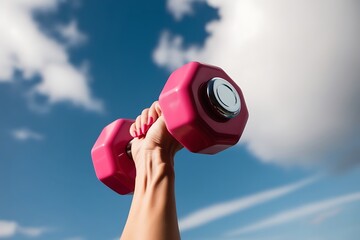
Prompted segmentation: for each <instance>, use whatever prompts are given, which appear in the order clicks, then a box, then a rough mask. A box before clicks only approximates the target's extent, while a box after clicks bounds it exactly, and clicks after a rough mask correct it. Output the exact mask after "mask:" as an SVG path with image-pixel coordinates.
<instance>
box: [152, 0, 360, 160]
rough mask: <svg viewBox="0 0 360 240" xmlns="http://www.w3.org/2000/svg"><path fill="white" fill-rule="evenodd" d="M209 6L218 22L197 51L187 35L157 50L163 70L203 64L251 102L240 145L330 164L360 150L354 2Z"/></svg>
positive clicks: (359, 33)
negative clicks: (185, 40) (228, 80)
mask: <svg viewBox="0 0 360 240" xmlns="http://www.w3.org/2000/svg"><path fill="white" fill-rule="evenodd" d="M207 3H208V4H209V5H210V6H211V7H214V8H217V9H218V13H219V19H217V20H214V21H212V22H210V23H208V24H207V26H206V30H207V31H208V33H209V35H208V37H207V38H206V39H205V42H204V45H203V46H202V47H201V48H199V47H196V51H194V48H193V47H191V46H190V47H189V48H185V47H184V44H183V40H182V39H183V37H181V36H170V35H169V34H168V35H166V34H163V35H162V36H161V38H160V41H159V45H158V46H157V48H156V49H155V50H154V61H155V62H156V63H157V64H158V65H160V66H166V67H168V68H171V69H174V68H175V67H179V66H180V65H182V64H183V63H185V62H187V61H192V60H198V61H203V62H207V63H210V64H214V65H218V66H220V67H222V68H223V69H224V70H226V71H227V72H228V73H229V75H230V76H232V78H233V79H234V80H235V81H236V82H237V83H238V84H239V86H240V87H241V88H242V90H243V92H244V95H245V98H246V100H247V104H248V109H249V113H250V118H249V121H248V124H247V127H246V129H245V132H244V135H243V137H242V141H243V142H246V143H247V146H248V147H249V149H250V150H251V151H252V152H253V153H255V154H256V155H257V156H258V157H260V158H261V159H262V160H263V161H267V162H277V163H280V164H283V165H304V164H305V165H314V164H319V163H320V162H321V161H325V160H324V159H326V161H327V163H329V162H330V161H333V160H334V158H338V159H341V158H342V155H346V152H348V151H352V150H351V149H352V148H353V149H356V148H359V140H360V139H359V136H360V125H359V122H360V108H359V107H358V106H357V105H358V103H359V102H360V81H359V79H360V68H359V67H358V66H360V45H359V44H358V39H359V37H360V14H359V11H360V5H359V4H357V2H356V1H352V0H330V1H328V0H315V1H301V0H294V1H287V0H274V1H266V0H259V1H253V0H239V1H231V0H207ZM174 58H176V59H174ZM357 159H359V158H357ZM358 161H359V160H358Z"/></svg>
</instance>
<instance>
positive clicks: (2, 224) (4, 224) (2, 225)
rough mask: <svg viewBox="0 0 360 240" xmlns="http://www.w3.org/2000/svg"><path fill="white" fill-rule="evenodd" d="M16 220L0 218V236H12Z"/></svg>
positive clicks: (14, 231)
mask: <svg viewBox="0 0 360 240" xmlns="http://www.w3.org/2000/svg"><path fill="white" fill-rule="evenodd" d="M16 226H17V224H16V222H13V221H5V220H0V238H7V237H12V236H14V235H15V233H16Z"/></svg>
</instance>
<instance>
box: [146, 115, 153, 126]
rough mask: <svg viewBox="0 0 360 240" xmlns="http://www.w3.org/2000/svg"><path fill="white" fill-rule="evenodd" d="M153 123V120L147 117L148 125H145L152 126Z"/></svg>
mask: <svg viewBox="0 0 360 240" xmlns="http://www.w3.org/2000/svg"><path fill="white" fill-rule="evenodd" d="M153 123H154V118H153V117H149V118H148V123H147V125H149V126H150V125H151V124H153Z"/></svg>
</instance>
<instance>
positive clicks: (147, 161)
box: [120, 102, 182, 240]
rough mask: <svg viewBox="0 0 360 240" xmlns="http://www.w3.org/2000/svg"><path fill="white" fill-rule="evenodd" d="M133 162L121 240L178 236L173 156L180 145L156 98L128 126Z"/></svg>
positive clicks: (161, 238) (175, 237) (163, 238)
mask: <svg viewBox="0 0 360 240" xmlns="http://www.w3.org/2000/svg"><path fill="white" fill-rule="evenodd" d="M130 134H131V135H132V136H133V137H134V140H133V141H132V146H131V152H132V156H133V159H134V162H135V166H136V179H135V191H134V196H133V200H132V203H131V208H130V212H129V216H128V219H127V222H126V224H125V228H124V230H123V233H122V236H121V238H120V239H121V240H134V239H139V240H143V239H147V240H165V239H171V240H177V239H180V233H179V227H178V220H177V213H176V203H175V186H174V181H175V172H174V157H175V154H176V152H177V151H179V150H180V149H181V148H182V146H181V145H180V144H179V142H177V141H176V140H175V139H174V138H173V137H172V136H171V135H170V133H169V132H168V130H167V128H166V126H165V122H164V118H163V116H162V113H161V109H160V106H159V103H158V102H154V103H153V104H152V105H151V107H150V108H147V109H144V110H143V111H142V113H141V115H140V116H138V117H137V118H136V121H135V123H134V124H133V125H132V126H131V127H130Z"/></svg>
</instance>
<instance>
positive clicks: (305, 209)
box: [226, 192, 360, 236]
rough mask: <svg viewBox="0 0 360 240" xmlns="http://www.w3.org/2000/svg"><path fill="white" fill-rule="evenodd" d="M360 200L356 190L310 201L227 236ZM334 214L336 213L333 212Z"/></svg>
mask: <svg viewBox="0 0 360 240" xmlns="http://www.w3.org/2000/svg"><path fill="white" fill-rule="evenodd" d="M356 201H360V192H355V193H351V194H347V195H342V196H339V197H335V198H331V199H327V200H323V201H318V202H314V203H310V204H307V205H304V206H300V207H297V208H294V209H290V210H287V211H284V212H280V213H278V214H275V215H273V216H270V217H268V218H266V219H264V220H260V221H259V222H256V223H253V224H250V225H248V226H245V227H241V228H239V229H235V230H232V231H229V232H228V233H227V234H226V235H227V236H238V235H241V234H245V233H250V232H256V231H259V230H262V229H265V228H270V227H274V226H278V225H281V224H286V223H289V222H290V221H294V220H297V219H300V218H303V217H307V216H310V215H313V214H315V213H319V212H322V211H325V210H331V209H333V208H338V207H339V206H343V205H346V204H349V203H352V202H356ZM333 215H334V214H333Z"/></svg>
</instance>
